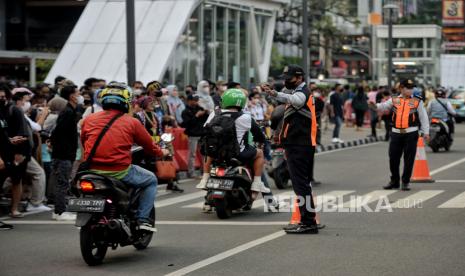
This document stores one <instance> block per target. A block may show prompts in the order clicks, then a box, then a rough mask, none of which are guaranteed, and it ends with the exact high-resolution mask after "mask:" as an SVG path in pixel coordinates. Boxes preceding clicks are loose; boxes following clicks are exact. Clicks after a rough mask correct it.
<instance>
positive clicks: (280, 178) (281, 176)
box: [273, 165, 289, 190]
mask: <svg viewBox="0 0 465 276" xmlns="http://www.w3.org/2000/svg"><path fill="white" fill-rule="evenodd" d="M273 179H274V184H275V185H276V188H278V189H280V190H282V189H286V188H288V187H289V172H288V171H287V166H285V165H284V166H283V165H281V166H279V167H278V168H276V169H275V170H274V171H273Z"/></svg>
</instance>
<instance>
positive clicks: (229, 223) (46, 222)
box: [8, 220, 289, 226]
mask: <svg viewBox="0 0 465 276" xmlns="http://www.w3.org/2000/svg"><path fill="white" fill-rule="evenodd" d="M8 223H9V224H15V225H16V224H18V225H20V224H25V225H74V223H75V222H74V221H56V220H9V221H8ZM288 223H289V221H216V220H211V221H209V220H206V221H194V220H161V221H156V225H198V226H202V225H204V226H215V225H217V226H222V225H227V226H267V225H271V226H272V225H281V226H284V225H287V224H288Z"/></svg>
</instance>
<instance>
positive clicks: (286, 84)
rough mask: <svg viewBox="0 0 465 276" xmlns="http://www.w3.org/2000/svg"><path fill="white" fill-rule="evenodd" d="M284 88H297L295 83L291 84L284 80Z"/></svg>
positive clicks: (289, 81)
mask: <svg viewBox="0 0 465 276" xmlns="http://www.w3.org/2000/svg"><path fill="white" fill-rule="evenodd" d="M284 87H286V88H287V89H291V90H294V89H296V88H297V85H296V83H295V82H292V81H291V80H285V81H284Z"/></svg>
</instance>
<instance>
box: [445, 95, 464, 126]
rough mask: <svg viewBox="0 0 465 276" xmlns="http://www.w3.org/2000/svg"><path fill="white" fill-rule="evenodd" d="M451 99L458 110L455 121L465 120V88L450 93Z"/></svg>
mask: <svg viewBox="0 0 465 276" xmlns="http://www.w3.org/2000/svg"><path fill="white" fill-rule="evenodd" d="M449 101H450V103H451V104H452V106H453V107H454V109H455V112H457V116H456V117H455V121H456V122H457V123H460V122H463V121H465V90H463V89H459V90H454V91H452V93H450V95H449Z"/></svg>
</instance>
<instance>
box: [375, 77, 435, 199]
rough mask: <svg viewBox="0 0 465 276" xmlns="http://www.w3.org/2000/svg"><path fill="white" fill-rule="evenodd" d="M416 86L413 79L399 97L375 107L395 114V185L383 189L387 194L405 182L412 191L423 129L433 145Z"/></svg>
mask: <svg viewBox="0 0 465 276" xmlns="http://www.w3.org/2000/svg"><path fill="white" fill-rule="evenodd" d="M413 88H414V82H413V81H412V80H411V79H405V80H402V81H401V83H400V86H399V89H400V91H401V93H400V95H399V96H396V97H392V99H390V100H388V101H386V102H384V103H379V104H377V105H374V104H373V103H371V105H372V106H373V107H377V109H378V110H380V111H385V110H392V112H393V113H394V114H393V116H392V126H393V127H392V134H391V142H390V143H389V167H390V170H391V182H389V184H388V185H387V186H384V187H383V188H384V189H386V190H391V189H398V188H399V186H400V181H401V180H402V187H401V189H402V191H409V190H410V187H409V183H410V177H411V176H412V170H413V164H414V162H415V155H416V151H417V142H418V136H419V133H418V131H419V129H420V126H421V131H422V133H423V135H424V137H425V140H426V141H427V142H428V141H429V120H428V114H427V113H426V109H425V107H424V105H423V101H422V100H420V99H418V98H416V97H413V95H412V93H413ZM402 154H403V155H404V173H403V174H402V179H401V177H400V173H399V166H400V159H401V157H402Z"/></svg>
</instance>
